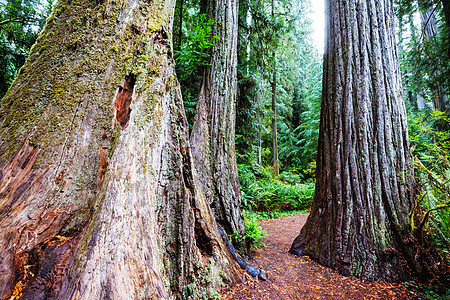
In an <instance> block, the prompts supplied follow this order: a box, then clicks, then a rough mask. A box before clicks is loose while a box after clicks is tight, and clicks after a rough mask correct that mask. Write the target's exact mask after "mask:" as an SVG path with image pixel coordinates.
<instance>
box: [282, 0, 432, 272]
mask: <svg viewBox="0 0 450 300" xmlns="http://www.w3.org/2000/svg"><path fill="white" fill-rule="evenodd" d="M327 8H328V16H329V17H328V37H327V41H328V43H327V49H326V53H325V62H324V80H323V98H322V108H321V124H320V134H319V149H318V158H317V174H316V176H317V183H316V193H315V197H314V202H313V205H312V208H311V213H310V216H309V218H308V220H307V222H306V224H305V226H304V227H303V229H302V230H301V233H300V235H299V236H298V237H297V238H296V239H295V241H294V243H293V244H292V247H291V249H290V251H291V252H292V253H295V254H298V255H309V256H311V257H312V258H313V259H315V260H316V261H318V262H320V263H321V264H324V265H326V266H330V267H333V268H336V269H338V270H339V271H340V272H341V273H342V274H344V275H353V276H357V277H360V278H363V279H366V280H376V279H383V280H387V281H397V280H400V279H405V278H409V276H411V273H414V272H415V273H421V272H425V271H426V270H425V268H422V267H423V264H425V263H426V261H425V260H424V257H423V256H422V253H421V252H420V251H418V248H416V247H415V244H414V240H413V238H412V236H411V233H410V224H409V220H408V213H409V212H410V210H411V209H412V207H413V203H414V195H413V191H414V188H413V175H412V165H411V155H410V152H409V141H408V132H407V124H406V123H407V122H406V111H405V106H404V102H403V95H402V86H401V81H400V70H399V63H398V58H397V46H396V41H395V32H394V27H395V26H394V25H395V20H394V11H393V10H394V8H393V1H392V0H383V1H377V2H376V1H356V0H351V1H346V0H329V1H328V7H327ZM421 260H424V261H422V262H420V261H421Z"/></svg>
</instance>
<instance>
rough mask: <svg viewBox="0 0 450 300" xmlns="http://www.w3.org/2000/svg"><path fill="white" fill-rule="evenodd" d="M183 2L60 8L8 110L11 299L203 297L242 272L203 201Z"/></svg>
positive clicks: (6, 273) (1, 239) (5, 287)
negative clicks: (177, 40)
mask: <svg viewBox="0 0 450 300" xmlns="http://www.w3.org/2000/svg"><path fill="white" fill-rule="evenodd" d="M173 10H174V1H173V0H166V1H152V2H148V1H142V0H129V1H128V2H126V3H124V2H120V1H119V2H110V1H104V2H103V4H98V3H97V2H95V1H83V0H80V1H76V2H73V1H68V0H63V1H59V2H58V3H57V4H56V6H55V8H54V10H53V12H52V14H51V16H50V17H49V18H48V21H47V25H46V27H45V29H44V31H43V32H42V33H41V35H40V37H39V38H38V40H37V43H36V44H35V45H34V47H33V48H32V50H31V53H30V56H29V58H28V60H27V62H26V64H25V65H24V67H23V68H22V69H21V71H20V72H19V74H18V77H17V79H16V80H15V82H14V83H13V85H12V86H11V88H10V90H9V91H8V93H7V94H6V96H5V98H3V100H2V102H1V103H0V220H1V221H0V298H1V299H10V297H12V296H14V297H15V298H16V299H17V298H19V297H20V295H21V297H22V299H140V298H144V299H154V298H157V299H168V298H169V297H170V298H171V299H173V298H177V299H180V298H188V297H191V298H198V295H199V294H203V291H210V290H211V289H217V288H219V287H220V285H221V284H222V283H223V282H224V281H228V282H229V281H230V280H231V279H233V278H236V274H237V273H236V264H235V263H234V262H233V259H232V258H231V255H229V254H228V251H227V250H226V247H225V246H224V244H223V242H222V239H221V238H220V235H219V232H218V229H217V226H216V223H215V222H214V218H213V217H212V215H211V212H210V209H209V206H208V204H207V203H206V201H205V200H204V197H203V196H202V194H201V190H200V187H199V185H198V179H197V177H196V173H195V172H194V168H193V163H192V158H191V154H190V153H191V152H190V146H189V142H188V139H187V122H186V118H185V115H184V109H183V104H182V100H181V93H180V88H179V84H178V82H177V79H176V76H175V74H174V67H173V64H174V63H173V59H172V49H171V47H172V46H171V30H172V18H173Z"/></svg>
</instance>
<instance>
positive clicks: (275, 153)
mask: <svg viewBox="0 0 450 300" xmlns="http://www.w3.org/2000/svg"><path fill="white" fill-rule="evenodd" d="M273 57H274V58H275V53H274V54H273ZM276 93H277V70H276V67H275V68H274V70H273V75H272V152H273V173H274V175H275V176H278V175H279V174H280V166H279V164H278V137H277V95H276Z"/></svg>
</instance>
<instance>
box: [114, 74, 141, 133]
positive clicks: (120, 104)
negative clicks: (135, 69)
mask: <svg viewBox="0 0 450 300" xmlns="http://www.w3.org/2000/svg"><path fill="white" fill-rule="evenodd" d="M135 83H136V76H135V75H134V74H130V75H128V76H126V77H125V82H124V84H123V87H121V86H119V91H118V92H117V96H116V99H115V100H114V107H115V108H116V120H117V121H118V122H119V123H120V126H121V127H122V129H125V128H127V126H128V121H129V120H130V113H131V108H130V105H131V100H132V98H133V89H134V84H135Z"/></svg>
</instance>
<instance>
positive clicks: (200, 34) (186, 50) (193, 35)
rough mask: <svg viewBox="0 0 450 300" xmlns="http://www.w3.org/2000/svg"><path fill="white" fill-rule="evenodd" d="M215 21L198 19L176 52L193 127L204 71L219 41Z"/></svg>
mask: <svg viewBox="0 0 450 300" xmlns="http://www.w3.org/2000/svg"><path fill="white" fill-rule="evenodd" d="M213 25H214V20H212V19H209V20H207V18H206V15H205V14H202V15H200V16H199V17H196V18H195V19H194V20H193V21H192V22H191V23H189V24H188V28H187V30H186V31H184V40H183V43H182V44H181V47H180V50H175V61H176V63H177V65H176V69H177V74H178V79H179V81H180V84H181V90H182V93H183V101H184V107H185V110H186V116H187V119H188V121H189V123H190V125H191V126H192V124H193V118H194V116H195V107H196V104H197V99H198V93H199V89H200V84H201V76H202V70H203V67H204V66H207V65H208V64H209V57H210V56H211V53H210V49H211V46H212V45H213V44H214V41H215V40H217V36H214V35H213V34H212V26H213Z"/></svg>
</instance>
